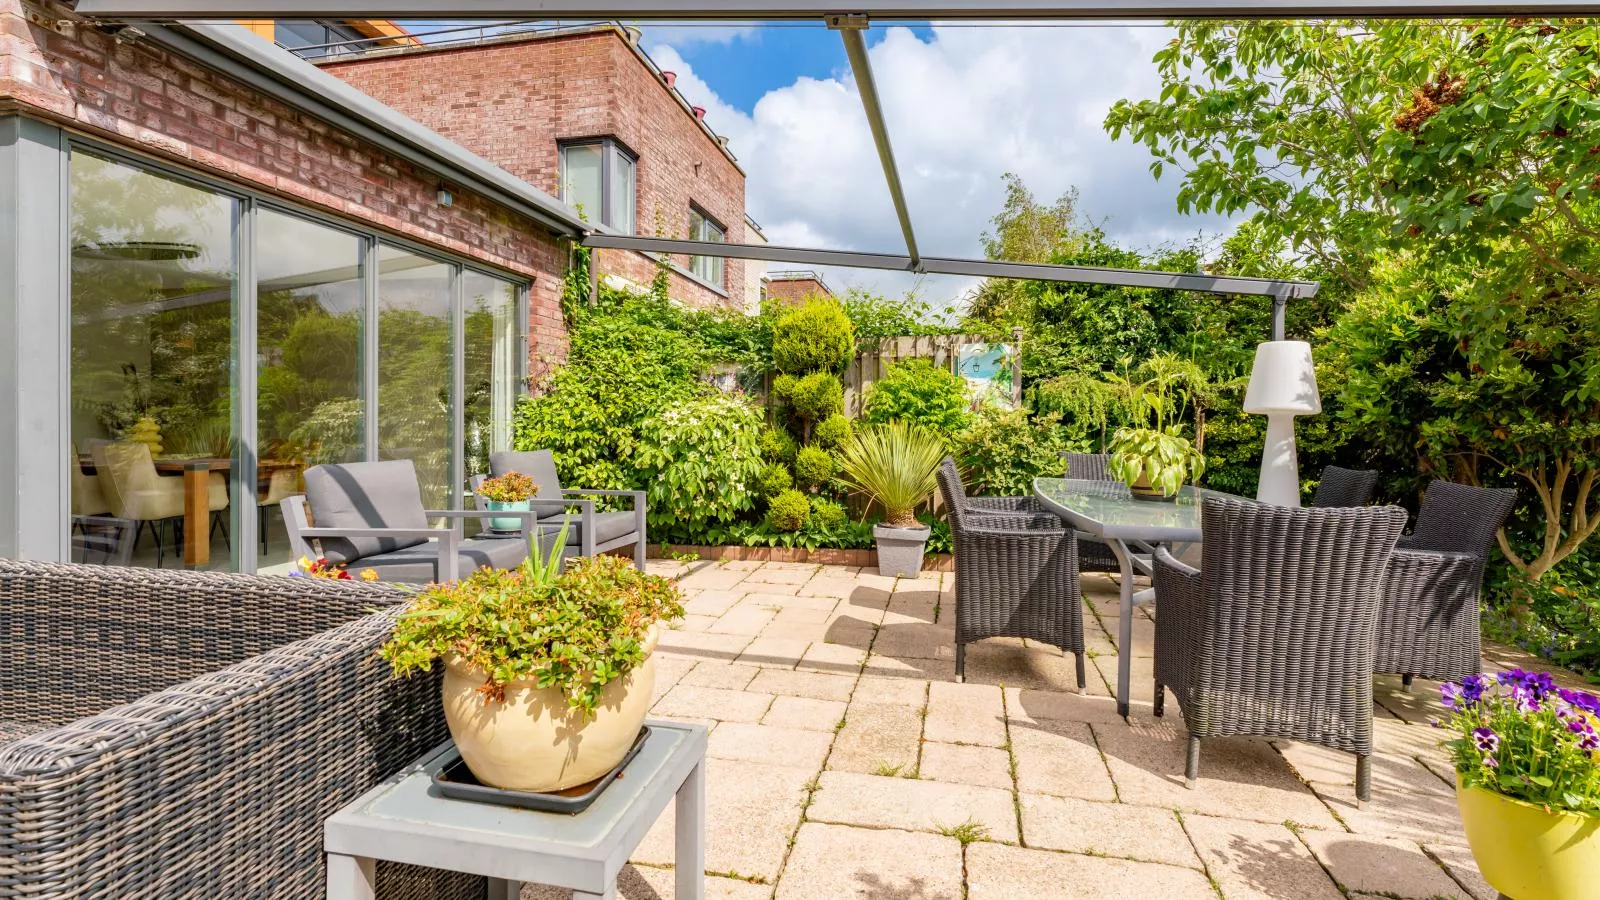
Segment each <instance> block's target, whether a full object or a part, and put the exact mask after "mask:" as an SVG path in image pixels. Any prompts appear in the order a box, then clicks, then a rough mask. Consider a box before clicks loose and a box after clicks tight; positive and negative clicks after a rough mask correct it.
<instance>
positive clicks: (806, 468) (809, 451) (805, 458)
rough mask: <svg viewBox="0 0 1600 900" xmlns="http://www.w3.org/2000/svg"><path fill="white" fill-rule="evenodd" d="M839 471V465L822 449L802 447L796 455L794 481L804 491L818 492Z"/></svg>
mask: <svg viewBox="0 0 1600 900" xmlns="http://www.w3.org/2000/svg"><path fill="white" fill-rule="evenodd" d="M838 471H839V465H838V463H836V462H835V461H834V459H833V456H832V455H831V454H830V453H828V451H826V450H824V449H822V448H821V447H801V448H800V452H799V453H796V454H795V457H794V480H795V483H796V484H798V485H799V486H800V487H801V488H802V489H804V490H808V491H815V490H817V489H818V488H820V487H822V486H823V485H825V484H827V483H828V480H829V479H830V478H832V477H833V476H834V474H835V473H836V472H838Z"/></svg>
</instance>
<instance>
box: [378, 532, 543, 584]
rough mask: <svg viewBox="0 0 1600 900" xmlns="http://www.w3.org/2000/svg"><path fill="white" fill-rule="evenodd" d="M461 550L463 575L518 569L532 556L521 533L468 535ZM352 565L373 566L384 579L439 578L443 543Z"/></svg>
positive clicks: (417, 580) (420, 580)
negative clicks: (440, 548)
mask: <svg viewBox="0 0 1600 900" xmlns="http://www.w3.org/2000/svg"><path fill="white" fill-rule="evenodd" d="M458 550H459V551H460V552H459V553H458V555H457V558H458V560H459V561H458V562H457V565H458V566H459V567H460V568H459V569H458V571H457V573H456V574H457V575H459V576H460V577H462V578H465V577H467V576H468V575H471V574H472V573H473V571H475V570H477V569H483V568H495V569H514V568H516V567H517V566H520V565H522V561H523V560H524V559H527V558H528V542H527V541H525V540H523V538H522V537H521V536H520V535H514V536H508V537H492V538H491V537H476V538H468V539H467V540H465V541H462V542H461V545H460V547H459V548H458ZM350 569H351V574H360V571H361V570H362V569H372V570H374V571H376V572H377V573H378V577H379V578H380V579H382V580H383V581H398V582H402V583H406V584H427V583H428V582H430V581H438V580H439V546H438V545H437V544H435V543H432V542H429V543H426V544H423V545H421V546H415V547H406V548H404V549H401V550H391V551H389V552H388V553H379V554H377V555H376V556H368V557H365V558H363V559H361V560H359V561H357V562H356V563H355V564H354V565H352V566H351V567H350Z"/></svg>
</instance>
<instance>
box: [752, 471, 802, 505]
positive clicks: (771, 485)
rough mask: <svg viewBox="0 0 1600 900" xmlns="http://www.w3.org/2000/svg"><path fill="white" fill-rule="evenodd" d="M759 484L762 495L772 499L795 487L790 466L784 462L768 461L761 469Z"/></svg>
mask: <svg viewBox="0 0 1600 900" xmlns="http://www.w3.org/2000/svg"><path fill="white" fill-rule="evenodd" d="M757 485H758V486H759V489H760V491H761V496H762V497H765V498H767V499H771V498H773V497H776V496H778V495H779V494H781V493H783V492H784V491H787V490H788V489H790V488H792V487H794V476H792V475H790V474H789V467H788V466H785V465H784V464H783V463H767V464H766V465H765V466H763V467H762V469H761V478H760V479H759V480H758V481H757Z"/></svg>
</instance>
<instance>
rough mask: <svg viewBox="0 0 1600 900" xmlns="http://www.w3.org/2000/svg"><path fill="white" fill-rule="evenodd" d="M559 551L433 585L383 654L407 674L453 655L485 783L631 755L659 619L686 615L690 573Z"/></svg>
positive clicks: (562, 773) (459, 726)
mask: <svg viewBox="0 0 1600 900" xmlns="http://www.w3.org/2000/svg"><path fill="white" fill-rule="evenodd" d="M565 545H566V529H565V528H563V529H562V534H561V535H560V536H558V538H557V540H556V542H555V546H554V547H553V548H552V549H551V550H550V553H549V555H548V557H543V558H541V557H540V555H539V554H537V553H534V554H530V555H529V558H528V560H527V561H526V562H524V563H523V565H522V566H521V567H520V568H518V569H513V570H505V569H479V570H477V571H475V572H473V573H472V574H471V575H469V576H468V577H467V578H466V579H464V580H462V581H460V582H454V583H450V584H436V585H430V586H429V587H427V588H426V589H424V590H423V591H422V592H421V593H420V594H419V595H418V596H417V598H416V600H415V601H413V602H412V604H411V606H410V607H409V608H408V609H407V610H406V611H405V612H404V613H402V614H401V615H400V617H399V619H398V621H397V622H396V623H395V629H394V634H393V635H392V636H391V637H390V639H389V641H388V642H387V643H386V644H384V646H383V650H382V655H383V657H384V658H385V659H387V660H388V661H389V663H390V665H391V666H392V668H393V670H394V673H395V674H396V675H397V676H404V675H408V674H410V673H413V672H418V671H427V670H429V669H431V668H432V667H433V664H434V663H435V662H440V663H443V665H444V668H445V671H444V689H443V702H444V712H445V720H446V722H447V723H448V724H449V727H450V735H451V737H452V738H454V739H455V742H456V747H457V748H458V749H459V750H460V751H461V758H462V759H463V760H464V761H465V762H466V764H467V767H468V768H469V769H471V770H472V774H473V775H474V776H475V777H476V778H477V779H478V780H479V781H480V782H482V783H484V784H486V785H490V786H493V787H498V788H504V789H507V790H520V791H559V790H564V789H566V788H569V787H573V786H576V785H580V784H584V783H586V782H589V781H593V780H594V779H596V778H599V777H600V776H602V775H604V774H605V773H606V772H608V771H610V770H611V769H612V768H613V767H615V766H616V765H617V763H619V762H621V761H622V758H623V756H624V755H625V754H626V753H627V751H628V747H629V746H630V745H631V744H632V743H633V740H634V738H635V737H636V736H637V735H638V733H639V728H640V726H641V724H642V723H643V722H644V716H645V712H646V711H647V710H648V709H649V707H650V700H651V694H652V693H653V692H654V690H655V659H654V657H653V655H652V652H653V651H654V650H655V646H656V640H657V627H658V624H657V623H659V622H661V621H663V620H666V619H673V618H677V617H678V616H681V615H683V597H682V595H681V594H680V593H679V591H678V588H677V586H676V585H675V584H674V583H673V582H672V581H670V580H669V579H666V578H663V577H661V576H659V575H648V574H645V573H643V572H640V571H638V570H637V569H635V568H634V567H633V564H632V562H631V561H629V560H624V559H623V558H621V557H617V556H609V555H598V556H593V557H579V558H575V559H573V560H572V561H571V562H570V564H569V565H568V566H567V567H566V568H565V570H563V568H562V551H563V548H564V547H565Z"/></svg>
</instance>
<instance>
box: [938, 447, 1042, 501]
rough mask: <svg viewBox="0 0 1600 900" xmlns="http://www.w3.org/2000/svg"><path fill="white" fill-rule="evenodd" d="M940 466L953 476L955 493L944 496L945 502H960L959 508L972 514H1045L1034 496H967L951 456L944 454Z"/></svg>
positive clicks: (965, 487) (958, 469) (964, 485)
mask: <svg viewBox="0 0 1600 900" xmlns="http://www.w3.org/2000/svg"><path fill="white" fill-rule="evenodd" d="M939 465H940V467H942V468H946V469H948V470H949V471H950V474H951V475H953V476H954V478H952V479H951V481H950V484H951V485H952V488H951V489H952V490H954V491H955V492H956V493H955V494H954V495H952V496H948V497H946V498H945V503H947V504H952V505H954V504H960V506H961V508H962V509H964V510H966V511H967V512H970V513H972V514H973V515H978V516H992V515H1025V516H1026V515H1035V514H1038V515H1046V514H1047V513H1046V511H1045V509H1044V507H1042V506H1040V505H1039V501H1038V499H1036V498H1034V497H1031V496H1029V497H969V496H967V486H966V484H965V483H963V482H962V480H961V469H960V468H958V467H957V466H956V461H955V459H953V458H952V457H949V456H946V457H945V458H944V460H943V461H942V462H940V463H939Z"/></svg>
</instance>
